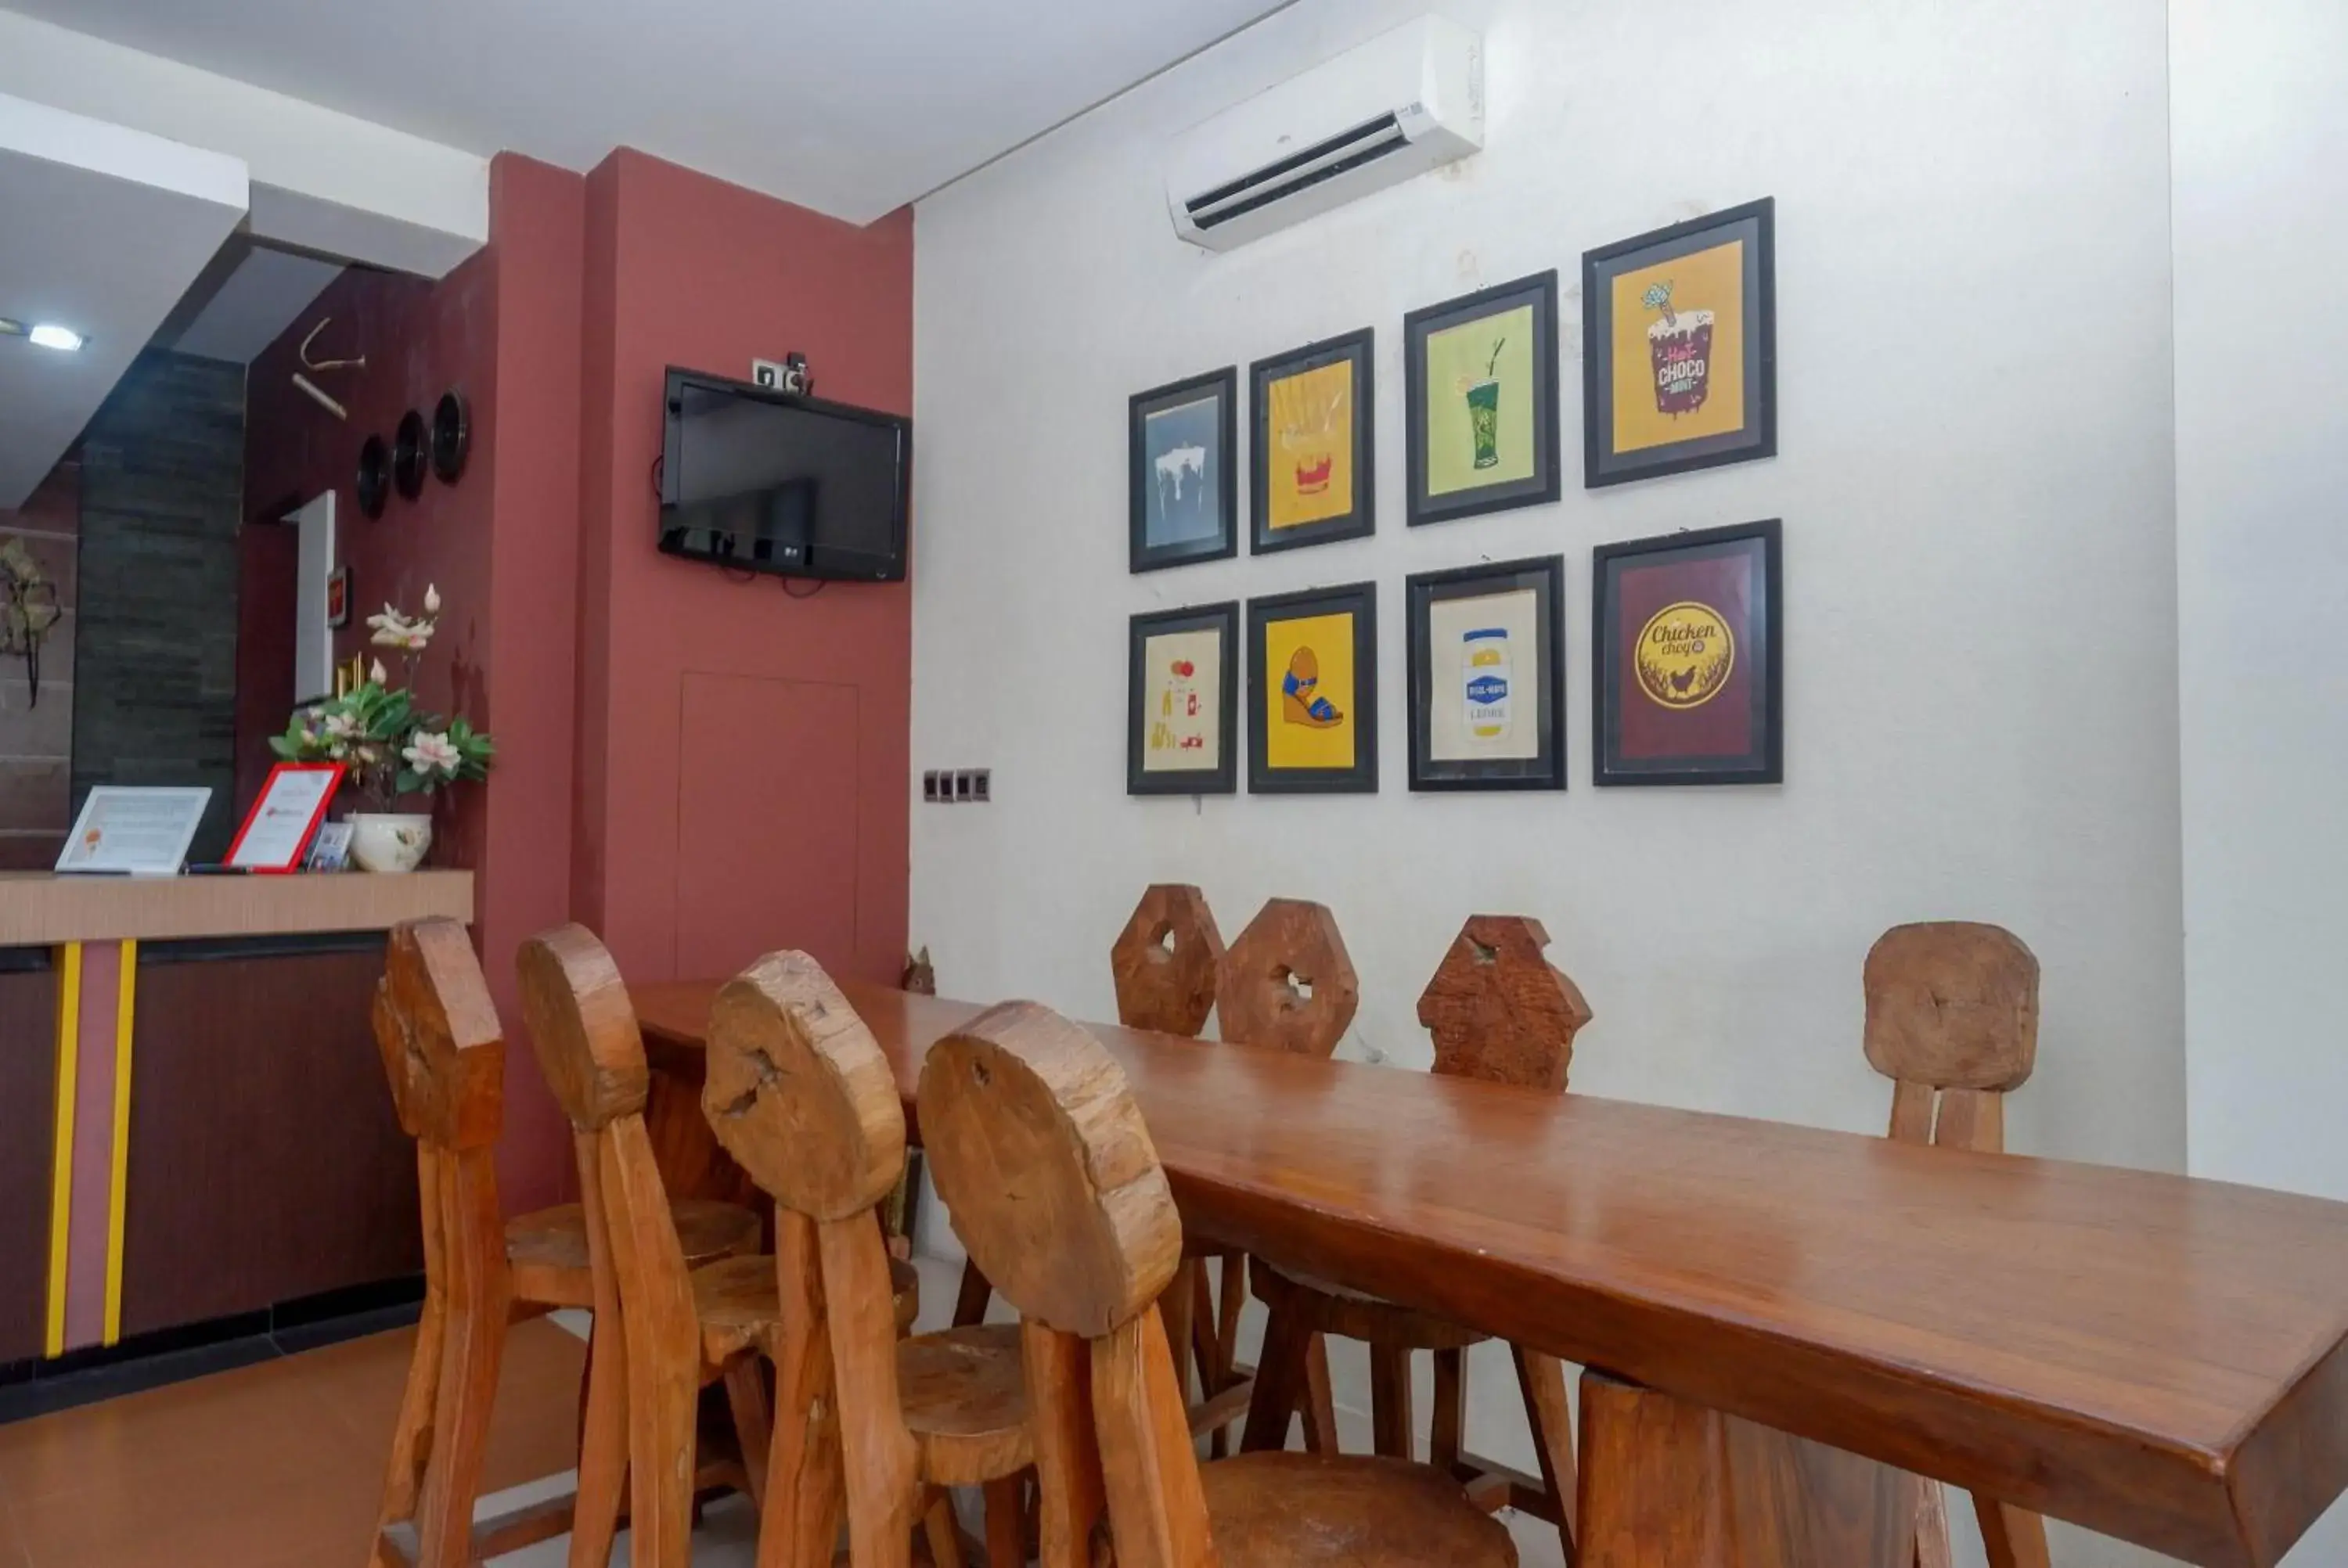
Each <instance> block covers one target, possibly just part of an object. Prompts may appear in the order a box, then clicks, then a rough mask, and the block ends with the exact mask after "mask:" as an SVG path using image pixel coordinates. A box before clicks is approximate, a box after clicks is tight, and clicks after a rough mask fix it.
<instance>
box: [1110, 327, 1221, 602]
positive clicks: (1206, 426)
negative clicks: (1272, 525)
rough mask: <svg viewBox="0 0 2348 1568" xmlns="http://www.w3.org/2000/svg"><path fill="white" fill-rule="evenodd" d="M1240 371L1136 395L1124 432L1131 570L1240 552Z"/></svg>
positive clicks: (1176, 564) (1202, 377)
mask: <svg viewBox="0 0 2348 1568" xmlns="http://www.w3.org/2000/svg"><path fill="white" fill-rule="evenodd" d="M1239 376H1240V373H1239V367H1238V366H1237V365H1227V366H1225V367H1224V368H1223V369H1221V370H1218V371H1215V372H1212V373H1211V374H1207V375H1200V376H1193V377H1192V378H1191V379H1189V381H1178V382H1174V383H1172V384H1169V385H1166V386H1159V387H1153V388H1151V389H1150V390H1149V391H1148V392H1140V393H1136V394H1135V395H1134V396H1133V399H1132V404H1131V407H1130V410H1129V413H1128V431H1127V453H1128V456H1127V466H1128V488H1129V489H1130V491H1131V496H1130V502H1129V513H1130V516H1129V519H1128V535H1129V539H1130V552H1131V565H1130V567H1129V569H1130V570H1133V571H1155V570H1157V569H1159V568H1160V567H1169V566H1188V565H1189V564H1190V563H1191V562H1193V561H1202V560H1220V559H1223V558H1224V557H1226V556H1231V555H1236V554H1238V553H1239V548H1240V546H1239V529H1238V514H1239V476H1238V472H1237V470H1235V469H1234V468H1233V467H1232V466H1231V452H1232V449H1233V448H1234V447H1236V446H1238V445H1239V435H1238V433H1239Z"/></svg>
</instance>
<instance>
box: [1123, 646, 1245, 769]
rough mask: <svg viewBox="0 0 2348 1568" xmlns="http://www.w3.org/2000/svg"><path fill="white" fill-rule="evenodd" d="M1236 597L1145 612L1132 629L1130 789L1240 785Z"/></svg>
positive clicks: (1127, 747)
mask: <svg viewBox="0 0 2348 1568" xmlns="http://www.w3.org/2000/svg"><path fill="white" fill-rule="evenodd" d="M1239 654H1240V607H1239V602H1238V601H1237V600H1230V601H1227V602H1225V603H1222V604H1201V605H1197V606H1194V607H1192V608H1191V609H1189V610H1161V611H1159V612H1158V613H1156V614H1153V615H1137V616H1135V617H1134V618H1133V626H1132V630H1130V631H1129V632H1128V634H1127V644H1126V669H1127V679H1126V699H1125V714H1126V717H1125V793H1126V794H1231V793H1232V792H1233V791H1234V790H1236V789H1237V788H1238V787H1239V712H1240V710H1239V679H1240V659H1239Z"/></svg>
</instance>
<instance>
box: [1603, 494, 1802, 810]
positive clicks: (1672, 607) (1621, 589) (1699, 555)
mask: <svg viewBox="0 0 2348 1568" xmlns="http://www.w3.org/2000/svg"><path fill="white" fill-rule="evenodd" d="M1765 562H1766V557H1765V554H1764V545H1763V541H1761V540H1760V539H1757V538H1756V539H1740V540H1735V541H1731V542H1728V543H1725V544H1721V545H1713V546H1702V547H1698V548H1692V549H1688V550H1683V551H1671V552H1664V553H1659V554H1657V555H1654V556H1652V557H1644V558H1633V559H1631V560H1626V561H1618V562H1615V563H1613V569H1614V572H1615V589H1614V604H1613V616H1612V626H1613V630H1612V642H1613V646H1612V649H1611V650H1610V652H1611V654H1612V658H1611V660H1610V661H1609V662H1610V665H1611V672H1610V674H1609V677H1608V678H1609V679H1610V680H1612V682H1614V683H1615V692H1614V698H1615V701H1614V712H1615V714H1616V715H1617V716H1618V718H1619V722H1620V725H1621V728H1620V731H1619V733H1617V734H1616V735H1614V736H1613V737H1612V740H1613V741H1614V746H1613V748H1612V750H1613V754H1614V757H1615V758H1616V760H1618V761H1619V762H1621V763H1622V764H1631V765H1632V766H1636V765H1637V764H1643V763H1644V764H1655V763H1663V762H1672V761H1679V760H1694V759H1702V760H1704V761H1708V762H1720V763H1731V762H1734V761H1735V760H1736V759H1739V758H1753V759H1755V760H1756V761H1757V760H1758V759H1760V758H1761V757H1762V756H1763V755H1764V754H1765V753H1766V749H1767V746H1768V733H1767V729H1766V725H1767V713H1766V701H1767V696H1766V687H1765V686H1764V685H1763V684H1762V682H1763V681H1764V680H1765V674H1764V669H1763V661H1764V659H1765V657H1766V650H1765V649H1764V647H1763V641H1764V637H1765V633H1766V627H1764V626H1763V625H1762V624H1761V623H1760V622H1759V621H1758V620H1757V619H1756V614H1755V610H1756V603H1755V601H1756V600H1758V599H1759V598H1760V597H1761V595H1762V593H1763V592H1764V585H1765V583H1766V577H1765V575H1764V573H1765V570H1766V565H1765Z"/></svg>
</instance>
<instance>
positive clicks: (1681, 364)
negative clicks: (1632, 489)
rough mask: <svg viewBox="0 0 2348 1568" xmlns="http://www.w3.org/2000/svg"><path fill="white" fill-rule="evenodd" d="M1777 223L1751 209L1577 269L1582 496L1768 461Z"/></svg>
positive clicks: (1627, 246)
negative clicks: (1582, 353) (1582, 345)
mask: <svg viewBox="0 0 2348 1568" xmlns="http://www.w3.org/2000/svg"><path fill="white" fill-rule="evenodd" d="M1775 246H1776V208H1775V205H1774V204H1773V203H1771V202H1768V201H1756V202H1753V203H1752V204H1750V205H1749V206H1745V207H1738V208H1734V209H1731V210H1728V211H1725V212H1715V213H1714V214H1712V215H1711V216H1710V217H1706V218H1698V219H1696V220H1694V221H1692V222H1687V223H1679V224H1674V225H1673V226H1672V227H1671V228H1669V229H1659V230H1656V231H1654V232H1653V233H1652V234H1642V235H1640V236H1638V237H1637V238H1636V239H1632V240H1625V241H1622V242H1621V243H1620V244H1616V245H1609V246H1606V247H1605V248H1603V249H1602V250H1597V251H1591V252H1589V253H1588V254H1587V255H1585V256H1583V257H1582V259H1581V282H1582V305H1581V309H1582V332H1583V336H1584V340H1585V341H1586V342H1587V343H1588V344H1589V347H1590V352H1589V354H1587V356H1586V357H1585V358H1584V360H1583V370H1582V404H1583V409H1584V414H1583V418H1584V426H1583V432H1582V450H1583V475H1582V477H1583V482H1584V483H1585V484H1587V485H1590V486H1591V487H1596V486H1601V485H1619V484H1622V483H1624V482H1626V481H1628V480H1632V479H1646V478H1653V477H1656V476H1658V475H1663V474H1677V473H1683V472H1684V471H1686V470H1688V469H1691V468H1709V467H1713V466H1717V465H1719V464H1723V463H1743V462H1747V461H1749V460H1751V459H1753V458H1756V457H1770V456H1776V451H1777V415H1776V400H1777V393H1776V387H1777V379H1776V306H1775V300H1776V260H1775V255H1774V251H1775Z"/></svg>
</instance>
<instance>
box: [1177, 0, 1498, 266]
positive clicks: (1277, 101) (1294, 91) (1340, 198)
mask: <svg viewBox="0 0 2348 1568" xmlns="http://www.w3.org/2000/svg"><path fill="white" fill-rule="evenodd" d="M1483 145H1484V42H1483V39H1482V38H1481V37H1479V36H1478V35H1476V34H1474V33H1471V32H1469V31H1468V29H1467V28H1465V27H1462V26H1459V25H1457V23H1454V22H1447V21H1445V20H1444V19H1443V18H1442V17H1439V16H1426V17H1422V18H1420V19H1419V20H1418V21H1416V22H1413V23H1410V24H1409V25H1407V26H1402V27H1397V28H1395V30H1394V31H1393V32H1391V33H1386V34H1383V35H1381V36H1378V37H1375V38H1373V39H1371V40H1370V41H1369V42H1368V43H1366V44H1364V45H1363V46H1360V47H1359V48H1356V49H1353V50H1349V51H1348V52H1346V53H1345V54H1343V55H1340V56H1337V57H1336V58H1335V59H1334V60H1331V61H1330V62H1329V63H1328V64H1326V65H1323V66H1316V67H1313V69H1312V70H1309V71H1307V72H1305V73H1304V74H1303V76H1301V77H1293V78H1292V79H1290V80H1288V81H1285V82H1282V84H1281V85H1280V86H1278V87H1273V88H1272V89H1271V90H1270V91H1268V92H1264V93H1260V94H1258V95H1257V96H1256V97H1251V98H1250V99H1249V100H1248V101H1247V102H1245V103H1243V104H1241V105H1240V106H1239V107H1238V108H1231V109H1226V110H1225V111H1224V112H1222V113H1221V114H1219V115H1217V116H1216V117H1215V118H1212V119H1210V120H1209V121H1207V122H1206V123H1205V124H1203V125H1200V126H1197V127H1195V128H1192V129H1190V130H1189V131H1186V132H1184V133H1183V134H1182V135H1181V136H1180V137H1179V138H1176V140H1175V143H1174V147H1173V150H1172V153H1171V155H1170V157H1169V163H1168V167H1167V173H1166V200H1167V204H1168V205H1169V207H1170V208H1171V209H1172V210H1173V214H1174V231H1175V232H1176V233H1178V234H1179V235H1180V236H1181V237H1182V238H1183V239H1185V240H1188V241H1189V242H1190V243H1191V244H1193V245H1202V246H1204V247H1206V248H1207V249H1208V250H1210V251H1228V250H1230V249H1231V248H1232V247H1233V246H1235V245H1244V244H1246V243H1247V242H1248V241H1251V240H1254V239H1259V238H1261V237H1262V236H1263V235H1265V234H1269V233H1271V232H1272V231H1273V230H1275V229H1284V228H1286V227H1288V226H1289V225H1290V224H1292V223H1301V222H1303V220H1305V219H1307V218H1311V217H1313V216H1315V215H1316V214H1319V213H1323V212H1326V211H1328V210H1330V209H1331V208H1333V207H1336V206H1340V205H1342V204H1343V203H1344V202H1347V201H1351V200H1354V198H1356V197H1359V196H1366V195H1368V194H1369V193H1370V192H1371V191H1373V190H1384V189H1385V187H1387V186H1389V185H1393V184H1395V183H1397V182H1399V181H1401V180H1405V179H1409V178H1410V177H1411V176H1412V175H1414V174H1420V173H1424V172H1425V171H1426V170H1427V169H1433V168H1435V167H1436V166H1437V165H1438V164H1445V163H1449V162H1452V161H1453V160H1455V159H1462V158H1465V157H1467V156H1468V154H1469V153H1471V152H1475V151H1477V150H1478V149H1481V148H1482V147H1483Z"/></svg>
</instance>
